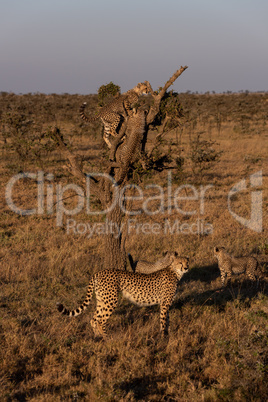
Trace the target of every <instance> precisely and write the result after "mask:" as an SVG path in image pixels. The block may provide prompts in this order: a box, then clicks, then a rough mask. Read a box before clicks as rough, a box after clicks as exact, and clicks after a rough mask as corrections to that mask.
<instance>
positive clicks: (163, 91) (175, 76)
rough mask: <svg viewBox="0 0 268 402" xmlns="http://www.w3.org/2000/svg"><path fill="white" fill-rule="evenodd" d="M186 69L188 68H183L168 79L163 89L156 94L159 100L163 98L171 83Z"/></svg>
mask: <svg viewBox="0 0 268 402" xmlns="http://www.w3.org/2000/svg"><path fill="white" fill-rule="evenodd" d="M187 68H188V66H184V67H182V66H181V68H180V69H179V70H177V71H176V72H175V73H174V74H173V75H172V77H170V79H169V80H168V81H167V82H166V83H165V85H164V86H163V88H162V89H161V91H160V92H159V94H158V97H159V98H160V99H162V98H163V96H164V95H165V93H166V91H167V89H168V88H169V87H170V86H171V85H172V84H173V82H175V81H176V79H177V78H178V77H179V76H180V75H181V74H182V73H183V72H184V71H185V70H186V69H187Z"/></svg>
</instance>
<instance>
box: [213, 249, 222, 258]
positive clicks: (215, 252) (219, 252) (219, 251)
mask: <svg viewBox="0 0 268 402" xmlns="http://www.w3.org/2000/svg"><path fill="white" fill-rule="evenodd" d="M224 251H225V247H214V257H216V258H218V257H219V256H220V255H221V254H222V252H224Z"/></svg>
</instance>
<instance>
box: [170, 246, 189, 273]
mask: <svg viewBox="0 0 268 402" xmlns="http://www.w3.org/2000/svg"><path fill="white" fill-rule="evenodd" d="M171 267H172V268H174V269H175V270H176V271H178V272H181V274H184V273H185V272H187V271H188V269H189V257H180V256H179V255H178V253H177V251H175V252H174V261H173V263H172V264H171Z"/></svg>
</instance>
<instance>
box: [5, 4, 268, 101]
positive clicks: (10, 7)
mask: <svg viewBox="0 0 268 402" xmlns="http://www.w3.org/2000/svg"><path fill="white" fill-rule="evenodd" d="M267 15H268V1H267V0H135V1H130V0H76V1H74V0H38V1H36V0H0V91H6V92H14V93H29V92H32V93H36V92H40V93H47V94H49V93H58V94H62V93H70V94H72V93H77V94H91V93H96V92H97V90H98V88H99V87H100V86H101V85H103V84H108V83H109V82H111V81H112V82H113V83H114V84H117V85H119V86H120V87H121V91H122V92H124V91H127V90H128V89H130V88H132V87H134V86H135V85H136V84H137V83H138V82H142V81H145V80H148V81H149V82H150V83H151V85H152V87H153V89H154V90H155V89H157V88H158V87H160V86H163V85H164V84H165V82H166V81H167V80H168V78H169V77H170V76H171V75H172V74H173V73H174V72H175V71H176V70H177V69H178V68H180V66H185V65H187V66H188V69H187V70H186V71H185V72H184V73H183V74H182V75H181V76H180V77H179V78H178V79H177V81H176V82H175V83H174V85H173V89H174V90H175V91H177V92H185V91H191V92H196V91H197V92H201V93H202V92H207V91H215V92H225V91H232V92H237V91H241V90H244V91H245V90H249V91H267V90H268V87H267V86H268V85H267V83H268V79H267V72H268V24H267Z"/></svg>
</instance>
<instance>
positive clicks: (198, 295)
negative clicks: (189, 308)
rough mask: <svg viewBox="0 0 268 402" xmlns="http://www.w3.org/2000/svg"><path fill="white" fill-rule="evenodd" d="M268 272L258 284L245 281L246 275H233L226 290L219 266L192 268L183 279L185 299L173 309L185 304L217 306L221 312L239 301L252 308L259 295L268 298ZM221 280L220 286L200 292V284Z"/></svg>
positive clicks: (178, 301) (176, 303) (182, 298)
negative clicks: (231, 302)
mask: <svg viewBox="0 0 268 402" xmlns="http://www.w3.org/2000/svg"><path fill="white" fill-rule="evenodd" d="M265 276H266V271H265V272H263V277H262V278H260V279H259V281H258V282H257V281H256V282H252V281H250V280H248V279H245V276H244V275H237V276H236V275H233V276H232V278H231V282H229V283H228V285H227V286H226V287H224V288H222V287H221V285H220V280H219V278H220V271H219V269H218V266H217V264H213V265H209V266H204V267H199V268H192V269H191V270H190V271H189V272H188V273H187V274H186V275H184V277H183V279H182V280H183V282H184V283H185V285H184V289H187V290H188V292H187V293H188V294H187V296H185V297H183V296H182V297H181V298H180V299H179V300H177V301H176V302H175V303H174V305H173V308H177V309H179V308H181V307H182V306H183V305H184V304H185V303H189V304H191V305H199V306H212V305H214V306H217V307H218V308H219V310H220V311H221V310H224V309H225V306H226V304H227V303H228V302H230V301H234V300H239V301H241V302H245V303H247V304H248V306H250V304H251V300H252V299H254V298H255V297H256V296H257V295H258V294H259V293H262V294H263V295H266V296H268V289H267V281H266V280H265ZM217 279H218V280H219V286H218V287H217V288H215V285H214V286H213V288H212V289H208V290H206V291H199V289H198V284H199V286H200V282H201V283H202V282H206V283H207V284H211V283H212V282H214V281H215V280H217Z"/></svg>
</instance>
